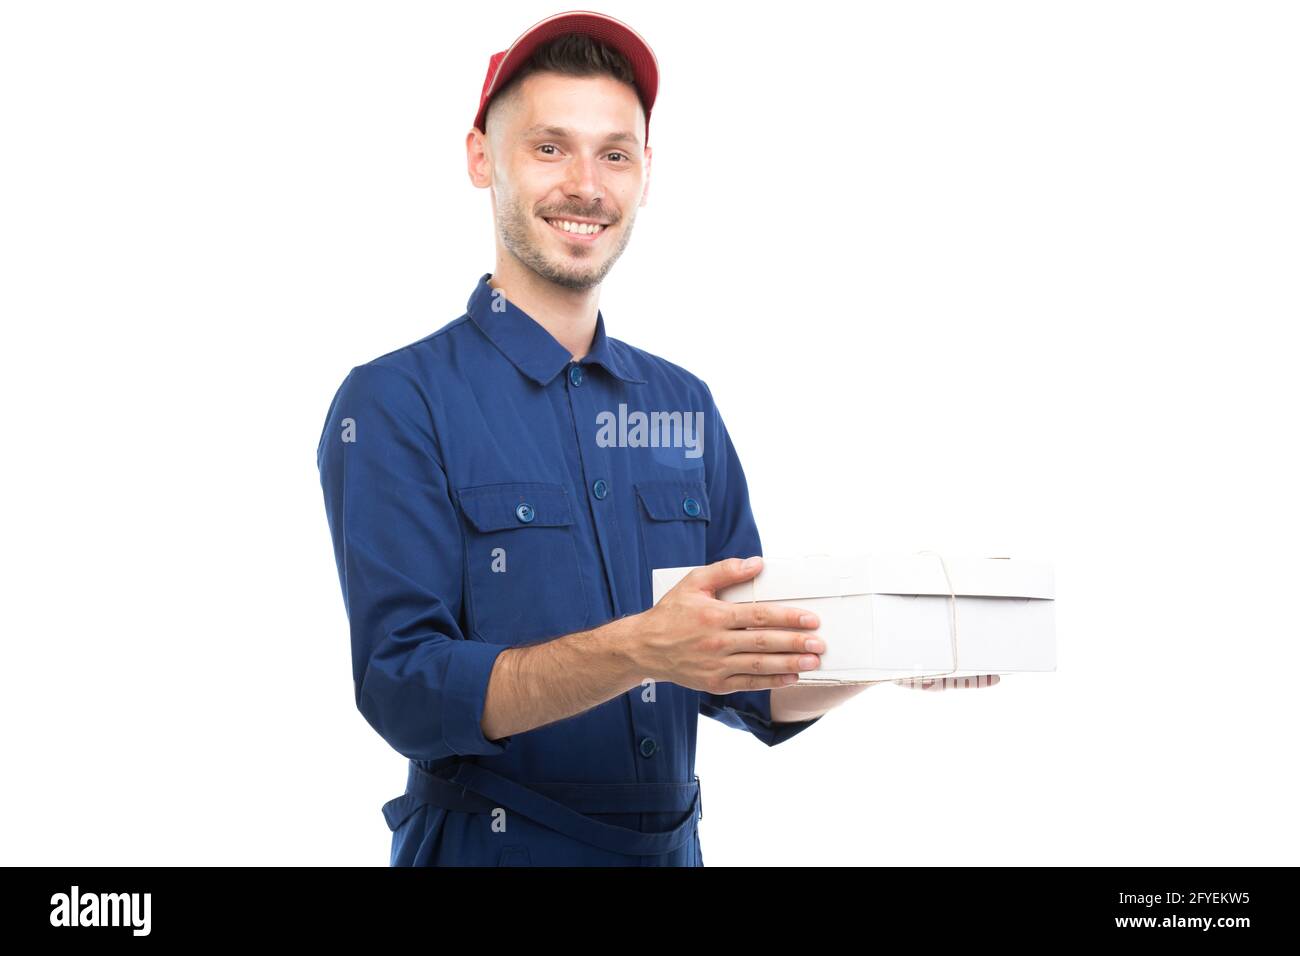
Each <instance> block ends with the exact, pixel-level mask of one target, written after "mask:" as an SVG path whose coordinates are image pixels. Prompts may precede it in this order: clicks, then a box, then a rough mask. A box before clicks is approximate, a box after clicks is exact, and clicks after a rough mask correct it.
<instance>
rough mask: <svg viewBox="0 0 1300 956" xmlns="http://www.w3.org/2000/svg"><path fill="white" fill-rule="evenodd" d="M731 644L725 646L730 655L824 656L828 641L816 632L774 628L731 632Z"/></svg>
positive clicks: (729, 635) (729, 633)
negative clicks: (804, 654)
mask: <svg viewBox="0 0 1300 956" xmlns="http://www.w3.org/2000/svg"><path fill="white" fill-rule="evenodd" d="M727 636H728V637H729V638H730V640H729V642H728V643H727V644H726V645H724V646H725V647H726V649H727V650H726V652H727V654H728V655H732V656H734V655H736V654H750V653H767V654H800V653H804V652H807V653H811V654H824V653H826V641H825V640H824V639H823V638H822V636H821V635H820V634H818V633H817V632H816V631H781V630H777V629H774V628H752V629H750V630H747V631H746V630H738V631H729V632H728V634H727Z"/></svg>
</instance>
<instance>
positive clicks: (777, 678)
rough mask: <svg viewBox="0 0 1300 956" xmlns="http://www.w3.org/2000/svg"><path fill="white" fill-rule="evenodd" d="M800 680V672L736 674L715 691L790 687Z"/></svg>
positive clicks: (725, 691) (733, 691) (731, 692)
mask: <svg viewBox="0 0 1300 956" xmlns="http://www.w3.org/2000/svg"><path fill="white" fill-rule="evenodd" d="M798 680H799V675H798V674H736V675H734V676H732V677H728V678H727V679H726V680H724V681H723V682H722V689H721V690H717V691H714V693H717V694H735V693H738V692H740V691H746V690H766V689H768V688H775V687H789V686H790V685H791V684H794V683H796V682H797V681H798Z"/></svg>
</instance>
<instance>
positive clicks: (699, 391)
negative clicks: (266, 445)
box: [317, 12, 863, 866]
mask: <svg viewBox="0 0 1300 956" xmlns="http://www.w3.org/2000/svg"><path fill="white" fill-rule="evenodd" d="M658 81H659V75H658V66H657V63H656V61H655V57H654V54H653V53H652V52H651V50H650V47H649V46H648V45H647V44H646V43H645V41H644V40H643V39H642V38H641V37H640V36H639V35H637V34H636V33H635V32H634V31H633V30H631V29H630V28H629V27H627V26H626V25H624V24H621V23H619V22H618V21H616V20H613V19H611V18H608V17H604V16H601V15H599V14H592V13H585V12H584V13H569V14H562V15H560V16H557V17H551V18H549V19H547V20H544V21H542V22H541V23H538V24H536V25H535V26H534V27H532V28H531V29H530V30H529V31H527V32H526V33H524V34H523V36H521V37H520V38H519V39H517V40H516V41H515V42H514V44H512V45H511V47H510V48H509V49H508V50H506V51H503V52H501V53H497V54H495V55H494V56H492V57H491V59H490V62H489V67H488V72H487V76H486V78H485V82H484V85H483V91H482V95H481V98H480V103H479V108H478V112H477V114H476V116H475V119H474V127H473V128H472V129H471V130H470V132H469V134H468V137H467V140H466V148H467V161H468V171H469V177H470V180H471V182H472V183H473V184H474V185H475V186H477V187H479V188H482V189H486V190H488V192H489V195H490V196H491V200H492V210H493V215H494V217H495V222H496V264H495V268H494V271H493V272H491V273H488V274H485V275H483V276H482V277H481V278H480V279H479V281H478V284H477V287H475V288H474V289H473V291H472V292H471V294H470V296H469V301H468V307H467V309H466V311H465V313H464V314H462V315H461V316H460V317H459V318H456V319H454V320H453V321H451V322H449V323H448V324H446V325H445V326H443V327H442V328H441V329H439V330H438V331H436V332H434V333H433V334H431V335H429V336H428V337H426V338H424V339H421V340H420V341H418V342H415V343H413V344H411V345H408V346H406V347H404V348H401V349H398V350H396V351H394V352H391V353H389V354H387V355H384V356H381V357H379V358H376V359H374V360H372V361H370V362H367V363H366V364H364V365H359V366H357V367H356V368H354V369H352V371H351V372H350V374H349V375H348V376H347V378H346V380H345V381H344V382H343V384H342V385H341V386H340V388H339V390H338V393H337V394H336V395H335V397H334V401H333V404H332V405H331V407H330V411H329V415H328V418H327V421H326V423H325V427H324V430H323V432H322V434H321V437H320V443H319V446H318V450H317V459H318V465H319V468H320V475H321V482H322V487H323V489H324V495H325V504H326V511H327V515H328V519H329V525H330V530H331V534H332V536H333V541H334V549H335V558H336V561H337V564H338V571H339V580H340V582H341V584H342V588H343V595H344V601H345V605H346V608H347V613H348V618H349V622H350V628H351V643H352V662H353V676H354V679H355V693H356V705H357V707H358V708H359V709H360V711H361V713H362V714H363V715H364V716H365V718H366V720H367V721H368V722H369V723H370V724H371V726H372V727H373V728H374V729H375V730H376V731H377V732H378V733H379V734H380V735H382V736H383V738H384V739H385V740H386V741H387V742H388V743H389V744H390V745H391V746H392V747H393V748H394V749H395V750H397V751H398V752H399V753H401V754H403V755H404V756H406V757H407V758H408V760H409V769H408V777H407V787H406V792H405V793H403V794H402V795H401V796H399V797H396V798H394V799H393V800H391V801H390V802H389V803H387V804H386V805H385V806H384V816H385V819H386V820H387V822H388V824H389V826H390V827H391V829H392V830H393V838H392V847H391V856H390V862H391V864H392V865H395V866H397V865H633V866H680V865H686V866H691V865H694V866H698V865H702V862H703V857H702V855H701V851H700V843H699V836H698V832H697V823H698V820H699V818H700V816H701V814H702V800H701V792H700V786H699V780H698V778H697V777H696V775H695V772H694V767H695V745H696V726H697V720H698V717H699V715H700V714H704V715H706V716H708V717H711V718H714V719H716V720H719V721H721V722H723V723H725V724H727V725H729V726H731V727H734V728H737V729H740V730H745V731H748V732H749V733H750V734H752V735H753V736H755V737H757V738H758V739H759V740H761V741H762V742H763V743H765V744H767V745H769V746H772V745H775V744H778V743H781V742H782V741H785V740H789V739H790V738H791V737H793V736H795V735H796V734H798V733H800V732H802V731H804V730H806V729H807V728H808V727H810V726H811V725H812V724H813V723H815V722H816V721H817V720H818V719H820V717H821V716H822V715H823V714H824V713H825V712H826V711H827V710H828V709H830V708H831V707H833V706H835V705H837V704H839V703H841V702H842V701H844V700H845V699H847V698H848V697H850V696H852V695H854V694H856V693H858V692H860V691H861V690H862V689H863V688H862V687H861V686H854V687H808V686H802V687H790V686H787V685H788V684H791V683H793V682H794V681H795V680H796V679H797V675H798V674H799V673H800V672H802V671H806V670H809V669H812V668H816V667H817V666H818V663H819V655H820V654H821V653H822V652H823V651H824V650H825V647H824V644H823V643H822V642H821V640H820V638H819V637H818V635H817V633H816V628H817V627H818V624H819V622H818V621H817V619H816V617H815V616H813V615H810V614H807V613H805V612H801V611H800V610H799V609H797V608H778V607H761V606H744V605H735V604H730V603H727V602H723V601H719V600H717V599H716V597H715V592H716V590H717V589H718V588H720V587H723V586H725V585H728V584H731V583H734V582H737V581H743V580H747V579H749V578H751V577H752V576H754V575H755V574H757V573H758V571H759V570H760V568H761V559H758V558H757V557H755V556H757V555H759V554H760V553H761V544H760V541H759V534H758V530H757V528H756V526H755V523H754V518H753V515H752V513H751V510H750V503H749V497H748V492H747V487H746V482H745V475H744V472H743V470H742V468H741V464H740V460H739V458H738V456H737V454H736V450H735V448H734V446H733V444H732V442H731V439H730V437H729V436H728V434H727V430H726V427H725V426H724V424H723V420H722V417H721V415H720V413H719V411H718V408H717V406H716V405H715V403H714V400H713V395H712V393H711V391H710V389H709V387H708V386H707V385H706V384H705V383H704V382H703V381H701V380H700V379H699V378H697V377H696V376H694V375H693V374H691V373H690V372H688V371H687V370H685V369H683V368H681V367H679V366H677V365H674V364H672V363H670V362H668V361H665V360H664V359H661V358H659V357H657V356H654V355H651V354H649V353H647V352H645V351H643V350H641V349H637V348H634V347H632V346H631V345H628V344H626V343H624V342H622V341H620V340H618V339H616V338H613V337H610V336H608V335H607V334H606V330H605V322H604V317H603V315H602V314H601V313H600V311H599V308H598V299H599V293H600V285H601V282H602V281H603V280H604V278H605V276H606V275H607V274H608V273H609V271H610V269H611V268H613V266H614V263H615V262H617V261H618V259H619V257H620V255H622V253H623V251H624V250H625V249H626V248H627V245H628V242H629V240H630V239H631V237H632V227H633V224H634V223H635V221H636V216H637V211H638V209H639V208H640V207H643V206H644V205H645V204H646V200H647V197H648V195H649V184H650V162H651V150H650V146H649V145H648V139H649V121H650V113H651V107H652V106H653V104H654V100H655V95H656V92H657V89H658ZM627 408H632V409H636V410H638V411H639V412H642V413H644V415H645V421H646V422H648V423H653V424H654V426H655V428H654V430H653V433H652V434H649V437H648V439H647V434H646V433H643V434H642V435H641V436H640V438H641V439H642V440H637V436H635V435H629V434H626V433H628V432H630V431H631V430H632V429H633V428H635V427H637V426H636V425H634V424H633V422H632V416H629V415H627V413H626V409H627ZM620 411H621V412H622V414H623V419H622V422H621V424H620V426H619V428H618V431H619V435H618V437H619V438H620V439H621V440H618V441H613V440H610V435H611V425H610V421H611V419H612V417H613V416H617V415H619V414H620ZM656 414H658V415H660V416H661V417H660V418H659V419H657V420H656V419H654V418H653V417H652V416H654V415H656ZM674 415H676V416H678V417H677V418H676V419H674V418H673V416H674ZM687 422H689V423H691V425H692V431H693V432H697V433H696V434H694V437H693V440H692V441H689V442H686V441H672V440H667V441H666V440H663V436H664V435H668V436H671V435H672V429H673V427H674V426H675V424H678V423H680V424H683V425H684V424H685V423H687ZM696 423H698V425H697V424H696ZM602 436H603V439H602ZM750 557H754V560H752V561H744V560H742V559H745V558H750ZM696 565H699V566H702V567H701V568H699V569H698V570H696V571H694V572H692V573H691V574H689V575H687V576H686V577H685V578H684V579H683V580H682V582H681V583H680V584H679V585H678V586H677V587H675V588H674V589H673V590H672V591H671V592H669V593H668V594H667V595H666V596H664V598H663V599H662V600H661V601H660V602H659V603H658V604H657V605H654V606H651V571H652V569H654V568H664V567H682V566H696Z"/></svg>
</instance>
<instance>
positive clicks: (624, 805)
mask: <svg viewBox="0 0 1300 956" xmlns="http://www.w3.org/2000/svg"><path fill="white" fill-rule="evenodd" d="M426 805H427V806H434V807H441V808H443V809H446V810H458V811H460V812H462V813H491V812H492V811H493V810H496V809H498V808H502V807H504V808H505V809H507V810H513V811H514V812H516V813H518V814H520V815H521V816H525V817H527V818H528V819H530V820H533V821H535V822H537V823H540V824H542V825H543V826H546V827H549V828H551V829H552V830H556V831H558V832H560V833H563V834H564V835H566V836H569V837H572V838H573V839H575V840H581V841H582V842H583V843H588V844H590V845H591V846H594V847H599V848H600V849H602V850H610V851H612V852H614V853H630V854H637V855H650V854H659V853H667V852H669V851H670V850H675V849H676V848H677V847H679V846H681V845H682V844H683V843H685V842H686V840H687V839H688V838H689V837H690V836H691V834H692V833H693V832H694V830H695V824H696V820H697V819H703V817H704V804H703V801H702V800H701V793H700V778H699V776H698V775H697V776H696V777H695V779H694V781H693V782H691V783H530V784H528V785H524V784H522V783H519V782H518V781H516V780H511V779H510V778H509V777H503V776H502V775H501V774H499V773H494V772H493V771H491V770H488V769H486V768H484V767H480V766H479V765H478V764H473V763H459V764H454V765H452V766H450V767H447V768H440V770H439V773H437V774H433V773H430V772H428V771H427V770H424V769H423V768H422V767H420V766H418V765H417V764H416V762H415V761H414V760H412V761H411V762H410V767H409V769H408V770H407V774H406V792H405V793H404V794H402V795H401V796H400V797H396V798H394V799H392V800H389V801H388V802H387V803H386V804H384V819H385V820H386V821H387V822H388V827H389V829H390V830H396V829H397V828H398V826H400V825H401V823H402V821H403V820H405V819H406V818H407V817H408V816H410V815H411V813H412V812H414V811H415V810H416V809H417V808H419V807H422V806H426ZM588 813H686V814H687V815H686V817H685V818H684V819H683V820H682V822H681V823H679V824H678V825H677V826H675V827H673V828H672V829H671V830H663V831H655V832H649V833H647V832H644V831H641V830H633V829H631V828H629V827H622V826H617V825H615V824H612V823H604V822H602V821H600V820H594V819H592V818H591V817H589V816H585V814H588Z"/></svg>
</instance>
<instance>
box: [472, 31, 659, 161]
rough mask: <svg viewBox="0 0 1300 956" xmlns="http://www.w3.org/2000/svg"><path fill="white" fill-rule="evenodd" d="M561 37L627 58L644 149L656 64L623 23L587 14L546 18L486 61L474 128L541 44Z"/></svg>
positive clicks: (656, 80)
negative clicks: (578, 38) (577, 37)
mask: <svg viewBox="0 0 1300 956" xmlns="http://www.w3.org/2000/svg"><path fill="white" fill-rule="evenodd" d="M565 33H582V34H586V35H587V36H589V37H593V38H595V39H597V40H599V41H600V42H602V43H605V44H607V45H608V46H610V47H613V48H614V49H615V50H617V51H618V52H619V53H622V54H623V55H624V56H625V57H627V59H628V62H629V63H631V64H632V73H633V75H634V76H635V77H636V87H637V92H638V93H639V94H640V95H641V106H642V108H643V109H644V110H645V126H646V143H647V145H648V144H649V142H650V108H651V107H652V106H654V103H655V94H656V93H657V92H658V91H659V61H658V60H656V59H655V54H654V51H653V50H651V49H650V44H648V43H646V42H645V40H643V39H642V38H641V35H640V34H639V33H637V32H636V31H635V30H633V29H632V28H631V27H630V26H628V25H627V24H626V23H623V22H621V21H619V20H615V19H614V18H613V17H607V16H605V15H604V14H603V13H593V12H592V11H590V10H571V11H569V12H568V13H557V14H556V15H555V16H553V17H547V18H546V19H545V20H542V21H540V22H538V23H535V24H533V25H532V26H531V27H529V28H528V29H527V30H525V31H524V32H523V34H522V35H521V36H520V37H519V39H517V40H515V42H514V43H512V44H510V49H508V50H502V51H501V52H500V53H494V54H492V58H491V59H490V60H488V69H487V77H486V78H484V80H483V94H482V95H481V96H480V97H479V101H478V113H476V114H475V115H474V126H475V127H476V128H477V129H479V130H483V119H484V116H485V115H486V113H487V108H488V100H490V99H492V96H493V94H494V93H496V92H497V91H498V90H500V89H501V88H502V87H503V86H505V85H506V84H507V83H509V82H510V78H511V77H512V76H514V75H515V73H516V72H518V70H519V68H520V67H521V66H523V65H524V63H526V62H527V61H528V58H529V57H530V56H532V54H533V51H534V50H536V49H537V48H538V47H539V46H541V45H542V44H543V43H546V42H548V41H550V40H554V39H555V38H556V37H558V36H561V35H562V34H565Z"/></svg>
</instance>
